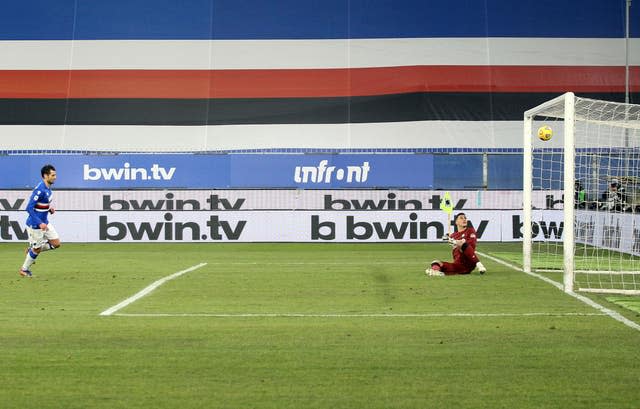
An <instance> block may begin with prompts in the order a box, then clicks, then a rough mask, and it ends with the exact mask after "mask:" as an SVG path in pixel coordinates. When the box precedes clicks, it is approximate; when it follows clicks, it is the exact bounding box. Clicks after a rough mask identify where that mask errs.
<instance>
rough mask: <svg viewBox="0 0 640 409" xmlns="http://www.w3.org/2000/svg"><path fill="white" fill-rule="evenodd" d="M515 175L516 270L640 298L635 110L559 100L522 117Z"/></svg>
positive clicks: (639, 135)
mask: <svg viewBox="0 0 640 409" xmlns="http://www.w3.org/2000/svg"><path fill="white" fill-rule="evenodd" d="M541 127H548V128H550V130H551V138H550V139H549V140H546V141H545V140H544V139H547V138H548V136H549V133H550V132H549V129H547V128H543V129H542V130H541V132H539V130H540V128H541ZM539 133H542V135H539ZM523 173H524V178H523V179H524V186H523V213H524V214H523V220H524V225H523V236H524V242H523V255H524V258H523V267H524V270H525V271H526V272H538V273H549V274H551V275H553V274H554V273H558V274H559V273H562V277H563V278H562V280H563V284H564V289H565V291H568V292H569V291H592V292H603V293H621V294H640V105H633V104H623V103H616V102H608V101H600V100H593V99H587V98H580V97H576V96H575V95H574V94H573V93H566V94H564V95H562V96H559V97H557V98H555V99H553V100H550V101H548V102H546V103H544V104H541V105H539V106H537V107H535V108H533V109H530V110H528V111H527V112H525V114H524V169H523Z"/></svg>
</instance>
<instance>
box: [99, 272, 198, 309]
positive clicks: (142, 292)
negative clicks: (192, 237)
mask: <svg viewBox="0 0 640 409" xmlns="http://www.w3.org/2000/svg"><path fill="white" fill-rule="evenodd" d="M206 265H207V263H200V264H196V265H195V266H191V267H189V268H187V269H185V270H181V271H178V272H177V273H173V274H171V275H168V276H166V277H163V278H161V279H159V280H157V281H154V282H153V283H152V284H151V285H149V286H147V287H145V288H143V289H142V290H140V291H138V292H137V293H136V294H134V295H132V296H131V297H129V298H127V299H126V300H124V301H122V302H120V303H118V304H116V305H114V306H113V307H111V308H108V309H106V310H104V311H102V312H101V313H100V315H104V316H107V315H112V314H113V313H114V312H116V311H118V310H121V309H122V308H124V307H126V306H127V305H129V304H131V303H133V302H135V301H137V300H139V299H140V298H142V297H144V296H145V295H147V294H149V293H150V292H152V291H153V290H155V289H156V288H158V287H160V286H161V285H162V284H164V283H166V282H167V281H170V280H173V279H174V278H178V277H180V276H181V275H183V274H186V273H188V272H191V271H193V270H197V269H199V268H200V267H204V266H206Z"/></svg>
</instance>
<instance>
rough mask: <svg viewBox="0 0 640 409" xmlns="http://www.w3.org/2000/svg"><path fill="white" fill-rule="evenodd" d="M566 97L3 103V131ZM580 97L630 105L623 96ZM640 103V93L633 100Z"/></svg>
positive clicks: (297, 119) (331, 119)
mask: <svg viewBox="0 0 640 409" xmlns="http://www.w3.org/2000/svg"><path fill="white" fill-rule="evenodd" d="M558 95H559V94H558V93H491V94H489V93H412V94H398V95H381V96H365V97H335V98H249V99H245V98H243V99H68V100H67V99H0V125H64V124H66V125H241V124H324V123H372V122H401V121H422V120H454V121H456V120H458V121H490V120H493V121H505V120H521V119H522V115H523V113H524V111H526V110H527V109H530V108H532V107H534V106H536V105H538V104H540V103H542V102H544V101H547V100H549V99H551V98H554V97H556V96H558ZM579 96H583V97H588V98H595V99H604V100H609V101H617V102H622V101H624V95H623V94H621V93H607V94H602V93H598V94H579ZM631 100H632V102H633V101H640V93H634V94H632V95H631Z"/></svg>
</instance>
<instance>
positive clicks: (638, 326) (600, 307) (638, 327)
mask: <svg viewBox="0 0 640 409" xmlns="http://www.w3.org/2000/svg"><path fill="white" fill-rule="evenodd" d="M477 253H478V254H480V255H481V256H483V257H486V258H488V259H490V260H493V261H495V262H496V263H498V264H502V265H503V266H506V267H509V268H512V269H514V270H516V271H521V272H523V273H525V274H528V275H530V276H532V277H535V278H538V279H540V280H542V281H545V282H547V283H549V284H551V285H553V286H555V287H557V288H558V289H560V290H561V291H563V286H562V284H560V283H558V282H556V281H553V280H551V279H550V278H548V277H544V276H541V275H540V274H536V273H531V272H529V273H527V272H525V271H524V270H523V269H522V268H520V267H518V266H516V265H513V264H510V263H507V262H505V261H502V260H500V259H498V258H495V257H492V256H490V255H488V254H484V253H481V252H479V251H478V252H477ZM565 293H566V294H569V295H570V296H572V297H574V298H576V299H578V300H580V301H582V302H583V303H585V304H587V305H589V306H591V307H593V308H595V309H596V310H598V311H601V312H602V313H604V314H606V315H608V316H610V317H611V318H613V319H614V320H616V321H620V322H621V323H623V324H624V325H626V326H628V327H630V328H633V329H635V330H637V331H640V324H638V323H636V322H634V321H631V320H630V319H628V318H626V317H624V316H622V315H620V314H619V313H617V312H615V311H613V310H610V309H609V308H606V307H605V306H603V305H600V304H598V303H597V302H595V301H593V300H592V299H591V298H588V297H585V296H584V295H580V294H576V293H574V292H565Z"/></svg>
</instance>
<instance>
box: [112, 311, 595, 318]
mask: <svg viewBox="0 0 640 409" xmlns="http://www.w3.org/2000/svg"><path fill="white" fill-rule="evenodd" d="M114 315H117V316H119V317H212V318H443V317H444V318H448V317H462V318H469V317H471V318H481V317H488V318H492V317H540V316H545V317H576V316H592V315H605V314H603V313H595V312H594V313H573V312H564V313H563V312H558V313H553V312H530V313H465V312H449V313H438V312H435V313H423V314H420V313H406V314H382V313H381V314H373V313H372V314H365V313H363V314H314V313H285V312H283V313H235V314H234V313H229V314H223V313H118V314H114Z"/></svg>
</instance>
